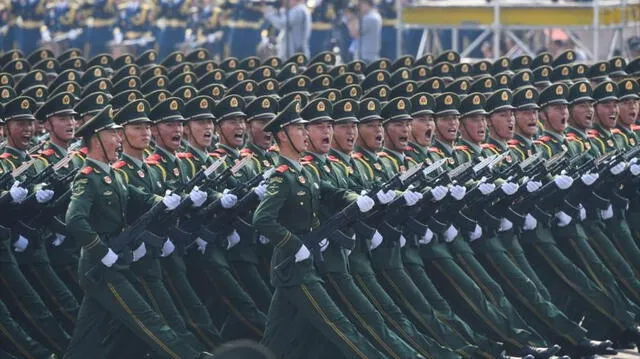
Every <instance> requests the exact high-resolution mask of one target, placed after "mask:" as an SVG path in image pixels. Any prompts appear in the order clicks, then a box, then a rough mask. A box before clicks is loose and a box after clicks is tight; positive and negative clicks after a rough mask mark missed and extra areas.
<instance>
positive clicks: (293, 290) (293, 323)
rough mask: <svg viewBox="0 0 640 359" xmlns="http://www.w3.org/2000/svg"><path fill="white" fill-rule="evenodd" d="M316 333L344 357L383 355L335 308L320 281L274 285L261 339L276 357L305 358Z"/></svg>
mask: <svg viewBox="0 0 640 359" xmlns="http://www.w3.org/2000/svg"><path fill="white" fill-rule="evenodd" d="M318 336H321V337H324V338H326V339H328V340H330V341H331V343H333V344H334V345H335V346H336V347H338V348H339V349H340V352H341V353H342V355H343V356H344V357H345V358H360V359H375V358H381V359H382V358H386V356H385V355H383V354H382V353H380V352H379V351H378V350H377V349H376V348H375V347H374V346H373V344H371V343H370V342H369V341H368V340H367V339H366V338H365V337H364V336H363V335H362V334H361V333H360V332H359V331H358V329H357V328H356V326H354V325H353V324H352V323H351V322H350V321H349V319H347V317H346V316H345V315H344V314H343V313H342V312H341V311H340V309H338V307H337V306H336V304H335V303H334V302H333V300H332V299H331V297H329V294H328V293H327V292H326V290H325V289H324V288H323V286H322V284H321V283H320V282H310V283H302V284H299V285H293V286H290V287H278V288H276V291H275V293H274V295H273V299H272V301H271V307H270V308H269V316H268V319H267V326H266V329H265V333H264V338H263V339H262V343H263V344H265V345H266V346H267V347H269V349H271V350H272V351H273V352H274V354H275V355H276V357H278V358H305V357H306V355H305V354H304V352H305V351H307V350H309V348H314V347H315V346H314V345H313V343H314V341H315V340H317V339H316V338H317V337H318Z"/></svg>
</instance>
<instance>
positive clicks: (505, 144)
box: [488, 136, 509, 152]
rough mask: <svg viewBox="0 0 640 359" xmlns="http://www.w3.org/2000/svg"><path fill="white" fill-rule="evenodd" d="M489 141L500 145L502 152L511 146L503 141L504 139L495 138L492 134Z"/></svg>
mask: <svg viewBox="0 0 640 359" xmlns="http://www.w3.org/2000/svg"><path fill="white" fill-rule="evenodd" d="M488 142H489V143H490V144H492V145H495V146H497V147H499V148H500V150H502V152H505V151H508V150H509V147H508V146H507V143H506V142H502V141H499V140H496V139H495V138H493V137H491V136H489V141H488Z"/></svg>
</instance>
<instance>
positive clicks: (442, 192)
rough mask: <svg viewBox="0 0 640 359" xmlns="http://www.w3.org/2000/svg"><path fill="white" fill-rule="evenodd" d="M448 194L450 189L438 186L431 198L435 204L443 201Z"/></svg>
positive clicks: (432, 192)
mask: <svg viewBox="0 0 640 359" xmlns="http://www.w3.org/2000/svg"><path fill="white" fill-rule="evenodd" d="M447 192H449V189H448V188H447V187H445V186H436V188H433V189H431V196H432V197H433V199H432V201H433V202H438V201H441V200H442V199H443V198H445V197H446V196H447Z"/></svg>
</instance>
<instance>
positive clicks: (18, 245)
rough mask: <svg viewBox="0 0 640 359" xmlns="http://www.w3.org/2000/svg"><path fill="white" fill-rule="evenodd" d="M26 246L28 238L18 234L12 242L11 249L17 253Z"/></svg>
mask: <svg viewBox="0 0 640 359" xmlns="http://www.w3.org/2000/svg"><path fill="white" fill-rule="evenodd" d="M28 246H29V240H28V239H26V238H25V237H23V236H20V235H19V236H18V240H16V241H15V242H13V250H14V251H16V252H18V253H21V252H24V251H25V250H26V249H27V247H28Z"/></svg>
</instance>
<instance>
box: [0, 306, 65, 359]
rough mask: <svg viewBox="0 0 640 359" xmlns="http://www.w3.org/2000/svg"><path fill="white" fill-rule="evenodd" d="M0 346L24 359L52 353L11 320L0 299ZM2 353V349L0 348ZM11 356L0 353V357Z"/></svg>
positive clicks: (42, 356) (41, 356)
mask: <svg viewBox="0 0 640 359" xmlns="http://www.w3.org/2000/svg"><path fill="white" fill-rule="evenodd" d="M0 348H2V349H4V350H6V351H8V352H11V353H14V354H15V355H19V356H20V357H21V358H24V359H40V358H46V357H48V356H50V355H51V354H53V352H51V351H50V350H49V349H47V348H45V347H44V346H42V344H40V343H38V342H37V341H35V340H34V339H33V338H31V337H30V336H29V334H27V333H26V332H25V331H24V330H23V329H22V328H21V327H20V325H19V324H18V323H17V322H16V321H15V320H13V318H12V317H11V313H9V310H8V309H7V307H6V306H5V305H4V303H3V302H2V301H0ZM0 353H2V350H0ZM2 355H5V358H13V356H9V355H10V354H8V353H4V354H0V358H3V356H2Z"/></svg>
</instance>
